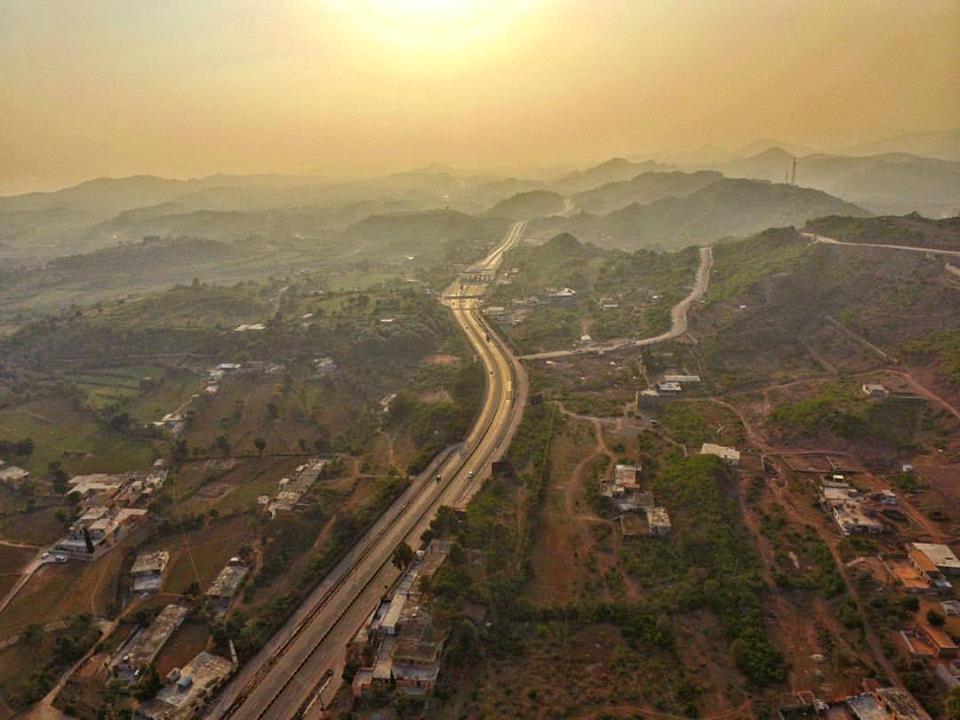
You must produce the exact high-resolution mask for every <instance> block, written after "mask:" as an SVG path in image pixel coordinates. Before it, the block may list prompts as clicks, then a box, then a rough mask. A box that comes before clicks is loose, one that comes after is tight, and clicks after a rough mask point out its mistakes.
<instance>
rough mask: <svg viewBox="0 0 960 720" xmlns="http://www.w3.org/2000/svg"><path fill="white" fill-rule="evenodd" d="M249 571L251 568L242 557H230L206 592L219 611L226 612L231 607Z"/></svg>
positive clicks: (215, 608)
mask: <svg viewBox="0 0 960 720" xmlns="http://www.w3.org/2000/svg"><path fill="white" fill-rule="evenodd" d="M249 572H250V568H248V567H247V566H246V565H244V564H243V562H242V561H241V560H240V558H238V557H232V558H230V561H229V562H228V563H227V564H226V566H225V567H224V568H223V570H221V571H220V573H219V574H218V575H217V577H216V578H215V579H214V581H213V583H211V585H210V587H209V588H208V589H207V592H206V593H205V595H206V597H207V598H208V600H209V601H210V603H211V605H212V606H213V608H214V610H215V611H216V612H217V613H225V612H226V611H227V610H228V609H229V608H230V602H231V601H232V600H233V598H234V596H235V595H236V594H237V591H238V590H239V589H240V586H241V585H242V584H243V581H244V579H246V577H247V573H249Z"/></svg>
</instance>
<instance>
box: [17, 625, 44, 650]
mask: <svg viewBox="0 0 960 720" xmlns="http://www.w3.org/2000/svg"><path fill="white" fill-rule="evenodd" d="M42 638H43V628H42V627H41V626H40V625H37V624H36V623H34V624H32V625H27V627H26V629H25V630H24V631H23V632H22V633H20V640H22V641H23V642H25V643H26V644H27V645H29V646H30V647H36V646H37V645H39V644H40V640H41V639H42Z"/></svg>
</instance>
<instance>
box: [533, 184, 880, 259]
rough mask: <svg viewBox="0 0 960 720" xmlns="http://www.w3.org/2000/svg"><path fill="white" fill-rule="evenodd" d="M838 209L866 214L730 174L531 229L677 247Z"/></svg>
mask: <svg viewBox="0 0 960 720" xmlns="http://www.w3.org/2000/svg"><path fill="white" fill-rule="evenodd" d="M837 214H846V215H856V216H861V215H866V214H867V213H866V212H865V211H863V210H862V209H860V208H858V207H856V206H855V205H851V204H850V203H847V202H845V201H843V200H840V199H839V198H835V197H832V196H830V195H827V194H826V193H823V192H820V191H817V190H810V189H807V188H798V187H794V186H792V185H783V184H771V183H764V182H757V181H753V180H736V179H730V178H726V179H722V180H718V181H717V182H714V183H711V184H709V185H708V186H706V187H705V188H703V189H701V190H698V191H697V192H694V193H691V194H689V195H687V196H685V197H680V198H675V197H670V198H664V199H662V200H658V201H656V202H653V203H648V204H646V205H639V204H634V205H630V206H628V207H626V208H623V209H622V210H618V211H616V212H612V213H609V214H607V215H603V216H596V215H590V214H588V213H581V214H579V215H576V216H574V217H571V218H544V219H540V220H537V221H535V222H533V223H531V225H530V227H529V228H528V233H529V234H530V235H532V236H533V237H549V236H552V235H555V234H557V233H559V232H569V233H571V234H573V235H576V236H577V237H578V238H580V239H581V240H585V241H588V242H593V243H596V244H598V245H605V246H610V247H621V248H626V249H633V248H641V247H646V248H652V249H675V248H680V247H684V246H686V245H691V244H704V243H709V242H712V241H715V240H718V239H720V238H724V237H730V236H743V235H749V234H752V233H755V232H759V231H760V230H763V229H764V228H768V227H778V226H783V225H802V224H803V223H805V222H806V221H807V220H809V219H811V218H815V217H822V216H824V215H837Z"/></svg>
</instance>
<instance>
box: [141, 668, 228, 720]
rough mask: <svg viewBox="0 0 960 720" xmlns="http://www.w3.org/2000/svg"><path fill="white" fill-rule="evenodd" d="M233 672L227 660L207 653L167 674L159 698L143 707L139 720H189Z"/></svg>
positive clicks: (197, 713) (196, 715)
mask: <svg viewBox="0 0 960 720" xmlns="http://www.w3.org/2000/svg"><path fill="white" fill-rule="evenodd" d="M233 671H234V665H233V663H232V662H230V661H229V660H227V659H226V658H223V657H220V656H219V655H213V654H212V653H208V652H206V651H202V652H200V653H198V654H197V655H196V656H195V657H194V658H193V659H192V660H190V662H188V663H187V664H186V665H184V666H183V667H182V668H179V669H174V670H171V671H170V674H169V675H167V678H166V682H165V683H164V685H163V687H162V688H160V690H159V691H158V692H157V695H156V697H154V698H153V699H152V700H150V701H148V702H146V703H144V704H143V705H141V706H140V707H139V708H138V709H137V711H136V713H135V715H134V717H135V718H137V720H190V719H191V718H194V717H198V716H199V714H200V711H201V710H202V709H203V706H204V705H205V704H206V702H207V700H208V699H209V698H210V697H211V696H212V695H213V694H214V693H215V692H216V691H217V689H218V688H219V687H220V686H221V685H222V684H223V682H224V681H225V680H226V679H227V678H228V677H230V675H231V674H232V673H233Z"/></svg>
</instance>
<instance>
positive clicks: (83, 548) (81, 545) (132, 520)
mask: <svg viewBox="0 0 960 720" xmlns="http://www.w3.org/2000/svg"><path fill="white" fill-rule="evenodd" d="M147 514H148V513H147V511H146V510H144V509H141V508H122V509H119V510H118V509H116V508H114V507H106V506H93V507H90V508H88V509H87V510H86V511H85V512H84V513H83V515H81V516H80V518H79V519H77V520H76V522H74V523H73V525H71V526H70V530H69V532H68V533H67V535H66V536H65V537H63V538H61V539H60V540H58V541H57V543H56V545H54V549H55V550H56V551H58V552H61V553H65V554H67V555H70V556H71V557H75V558H79V559H82V560H95V559H96V558H98V557H100V556H101V555H103V554H104V553H105V552H107V551H108V550H109V549H110V548H112V547H114V546H115V545H116V544H117V543H118V542H120V541H121V540H122V539H123V538H125V537H126V536H127V534H128V532H129V531H130V529H131V528H132V527H133V526H134V525H136V524H137V523H139V522H143V520H144V519H145V518H146V516H147Z"/></svg>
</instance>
